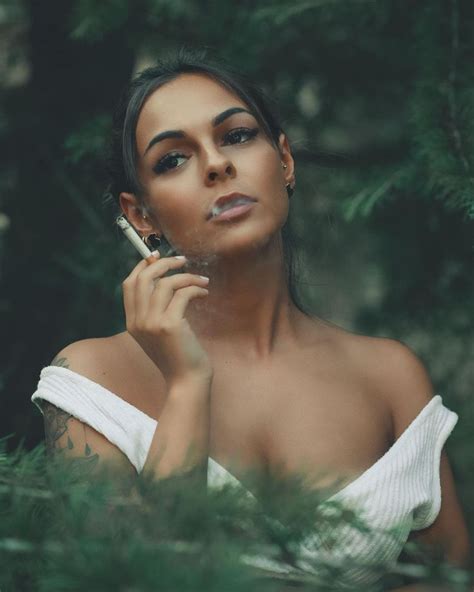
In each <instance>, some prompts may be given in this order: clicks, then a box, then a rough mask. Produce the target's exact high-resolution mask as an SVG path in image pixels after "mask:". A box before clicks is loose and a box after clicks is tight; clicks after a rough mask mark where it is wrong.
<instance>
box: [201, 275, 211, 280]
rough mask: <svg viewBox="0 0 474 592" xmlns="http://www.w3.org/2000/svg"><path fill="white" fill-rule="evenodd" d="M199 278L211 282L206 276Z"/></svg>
mask: <svg viewBox="0 0 474 592" xmlns="http://www.w3.org/2000/svg"><path fill="white" fill-rule="evenodd" d="M199 277H200V278H202V279H203V280H207V281H209V278H208V277H207V276H205V275H200V276H199Z"/></svg>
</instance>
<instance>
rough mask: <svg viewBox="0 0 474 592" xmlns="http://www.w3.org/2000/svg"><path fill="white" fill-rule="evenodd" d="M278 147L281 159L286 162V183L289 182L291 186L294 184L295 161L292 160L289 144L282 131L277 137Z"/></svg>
mask: <svg viewBox="0 0 474 592" xmlns="http://www.w3.org/2000/svg"><path fill="white" fill-rule="evenodd" d="M278 148H279V152H280V158H281V161H282V162H284V163H285V164H286V167H287V168H286V169H285V180H286V182H287V183H290V185H291V186H292V187H294V186H295V161H294V160H293V156H292V155H291V150H290V144H289V142H288V138H287V137H286V135H285V134H284V133H283V132H282V133H281V134H280V137H279V139H278Z"/></svg>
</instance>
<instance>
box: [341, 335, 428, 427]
mask: <svg viewBox="0 0 474 592" xmlns="http://www.w3.org/2000/svg"><path fill="white" fill-rule="evenodd" d="M345 343H346V347H347V348H348V350H349V351H350V354H351V356H352V357H353V358H354V359H355V361H356V364H357V366H358V368H360V371H361V372H362V373H364V375H365V376H366V377H367V381H368V384H369V386H370V388H371V389H375V392H377V393H379V394H380V396H382V397H384V398H385V400H386V402H387V405H388V406H389V408H390V410H391V413H392V418H393V425H394V433H395V437H398V436H399V435H400V434H401V433H402V432H403V431H404V430H405V428H406V427H407V426H408V425H409V424H410V423H411V422H412V421H413V419H414V418H415V417H416V416H417V415H418V414H419V413H420V411H421V410H422V409H423V408H424V407H425V406H426V405H427V404H428V403H429V402H430V400H431V399H432V398H433V396H434V394H435V393H434V388H433V384H432V382H431V379H430V376H429V373H428V370H427V368H426V366H425V363H424V362H423V361H422V359H421V358H420V357H419V355H417V354H416V353H415V352H414V351H413V350H412V349H411V348H410V347H409V346H408V345H406V344H405V343H403V342H402V341H399V340H397V339H392V338H387V337H372V336H367V335H357V334H354V333H348V334H347V335H346V338H345Z"/></svg>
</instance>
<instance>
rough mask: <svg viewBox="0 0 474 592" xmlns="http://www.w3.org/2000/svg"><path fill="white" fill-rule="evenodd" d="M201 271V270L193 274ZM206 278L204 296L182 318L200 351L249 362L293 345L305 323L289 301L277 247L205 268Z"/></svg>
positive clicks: (195, 301)
mask: <svg viewBox="0 0 474 592" xmlns="http://www.w3.org/2000/svg"><path fill="white" fill-rule="evenodd" d="M203 269H204V268H203V267H202V266H199V271H196V273H201V274H202V273H204V272H203ZM190 271H191V273H195V271H194V270H193V269H192V268H191V269H190ZM206 275H208V276H209V278H210V282H209V285H208V289H209V294H208V296H206V297H204V298H196V299H194V300H193V301H191V302H190V304H189V305H188V308H187V313H186V318H187V319H188V321H189V323H190V324H191V327H192V328H193V330H194V331H195V332H196V335H197V337H198V338H199V339H200V340H202V342H203V345H207V347H208V348H209V349H210V350H212V351H215V352H216V353H219V352H221V353H224V352H226V353H230V354H237V352H239V356H240V354H242V356H243V357H244V358H250V359H253V360H255V359H260V360H263V359H266V358H269V357H271V356H272V354H273V353H275V352H276V351H278V350H284V349H287V348H288V347H291V345H297V343H298V339H299V335H300V329H301V326H302V322H304V321H305V320H307V317H306V316H305V315H304V314H303V313H302V312H301V311H300V310H299V309H298V308H297V307H296V306H295V305H294V303H293V302H292V300H291V298H290V295H289V289H288V281H287V273H286V270H285V265H284V261H283V257H282V252H281V247H280V245H279V244H278V243H274V244H273V245H267V248H265V249H264V250H260V251H259V252H258V253H257V254H255V253H252V254H239V256H238V257H235V256H234V257H233V258H225V259H224V258H222V259H220V261H219V262H218V263H216V264H215V265H213V266H208V267H207V273H206Z"/></svg>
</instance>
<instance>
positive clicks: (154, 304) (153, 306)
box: [136, 273, 208, 323]
mask: <svg viewBox="0 0 474 592" xmlns="http://www.w3.org/2000/svg"><path fill="white" fill-rule="evenodd" d="M207 283H208V280H206V279H204V278H202V277H201V276H199V275H195V274H193V273H179V274H176V275H173V276H170V277H158V278H153V279H151V295H149V296H148V304H147V306H143V307H141V308H140V312H139V313H138V314H137V317H136V320H137V323H140V322H142V321H145V319H150V318H151V317H152V316H153V315H159V316H163V315H164V314H165V313H166V315H167V314H168V310H167V309H168V305H169V304H170V303H171V302H172V300H173V297H174V295H175V292H177V291H178V292H179V291H181V290H182V289H184V288H187V287H188V286H192V285H195V286H202V287H204V286H206V285H207ZM144 291H145V289H144Z"/></svg>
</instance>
